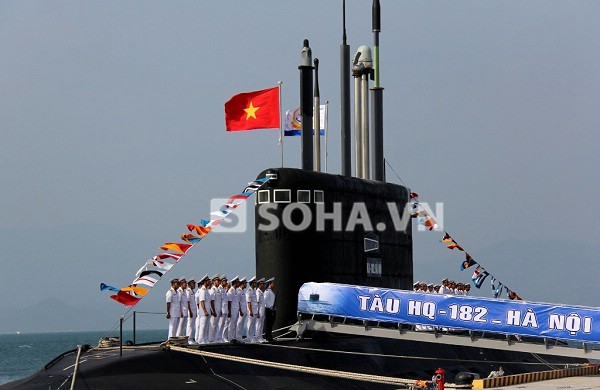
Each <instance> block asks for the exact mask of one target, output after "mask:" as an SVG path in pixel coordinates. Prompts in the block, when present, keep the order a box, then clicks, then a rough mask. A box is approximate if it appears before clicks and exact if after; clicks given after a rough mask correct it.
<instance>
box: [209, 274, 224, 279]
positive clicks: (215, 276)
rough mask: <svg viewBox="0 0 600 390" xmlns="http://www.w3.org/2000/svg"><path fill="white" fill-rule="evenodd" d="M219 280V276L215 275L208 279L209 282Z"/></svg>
mask: <svg viewBox="0 0 600 390" xmlns="http://www.w3.org/2000/svg"><path fill="white" fill-rule="evenodd" d="M220 278H221V275H219V274H216V275H213V276H212V278H210V280H215V279H220Z"/></svg>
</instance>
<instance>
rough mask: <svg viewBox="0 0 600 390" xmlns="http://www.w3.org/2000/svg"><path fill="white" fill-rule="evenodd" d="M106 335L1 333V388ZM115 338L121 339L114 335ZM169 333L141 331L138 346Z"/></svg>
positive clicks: (128, 335) (128, 333)
mask: <svg viewBox="0 0 600 390" xmlns="http://www.w3.org/2000/svg"><path fill="white" fill-rule="evenodd" d="M107 336H108V335H107V333H106V332H65V333H21V334H0V385H2V384H4V383H7V382H11V381H14V380H17V379H21V378H23V377H26V376H28V375H31V374H33V373H34V372H36V371H38V370H39V369H41V368H43V367H44V366H45V365H46V363H48V362H50V361H51V360H52V359H54V358H55V357H56V356H58V355H60V354H61V353H63V352H65V351H68V350H70V349H73V348H77V345H83V344H90V345H91V346H96V345H98V340H100V338H102V337H107ZM110 336H111V337H115V336H116V337H118V336H119V334H118V331H117V333H116V334H114V333H113V334H111V335H110ZM166 336H167V330H166V329H165V330H137V331H136V335H135V338H136V340H135V341H136V343H146V342H151V341H164V340H165V339H166ZM132 339H133V334H132V331H131V330H129V331H125V330H123V340H132Z"/></svg>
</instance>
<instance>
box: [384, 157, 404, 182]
mask: <svg viewBox="0 0 600 390" xmlns="http://www.w3.org/2000/svg"><path fill="white" fill-rule="evenodd" d="M383 161H385V163H386V164H387V165H388V166H389V167H390V169H391V170H392V172H394V174H395V175H396V177H397V178H398V180H400V182H401V183H402V185H403V186H405V187H406V184H404V181H403V180H402V178H401V177H400V176H399V175H398V173H396V170H395V169H394V167H392V164H390V162H389V161H388V160H387V159H386V158H384V159H383Z"/></svg>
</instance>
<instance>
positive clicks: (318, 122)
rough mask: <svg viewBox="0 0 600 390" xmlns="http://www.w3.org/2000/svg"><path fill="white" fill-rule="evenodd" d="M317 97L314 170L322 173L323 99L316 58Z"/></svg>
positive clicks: (315, 96)
mask: <svg viewBox="0 0 600 390" xmlns="http://www.w3.org/2000/svg"><path fill="white" fill-rule="evenodd" d="M314 64H315V95H314V100H313V105H314V106H313V129H314V130H313V133H314V136H313V141H314V142H313V146H314V153H315V156H314V157H315V162H314V170H315V171H316V172H320V171H321V97H320V95H319V59H318V58H315V60H314Z"/></svg>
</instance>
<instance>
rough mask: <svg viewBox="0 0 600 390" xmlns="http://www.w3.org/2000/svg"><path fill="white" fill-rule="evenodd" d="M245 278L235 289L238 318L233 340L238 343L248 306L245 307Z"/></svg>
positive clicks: (240, 339) (246, 283)
mask: <svg viewBox="0 0 600 390" xmlns="http://www.w3.org/2000/svg"><path fill="white" fill-rule="evenodd" d="M247 285H248V282H246V277H243V278H241V279H240V286H239V287H238V289H237V309H238V310H239V311H240V316H239V317H238V320H237V327H236V330H235V339H236V340H237V341H239V342H241V341H242V330H243V329H244V323H245V322H246V316H247V315H248V306H246V294H245V291H246V286H247Z"/></svg>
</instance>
